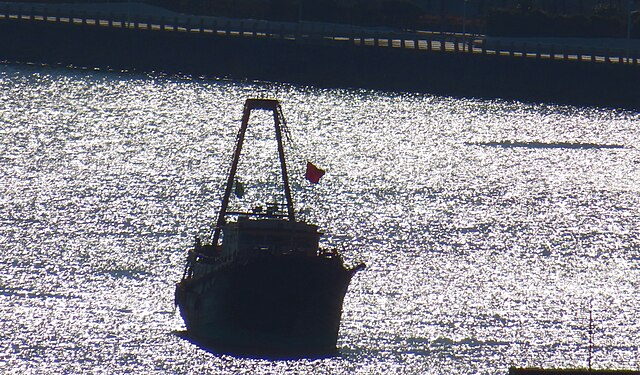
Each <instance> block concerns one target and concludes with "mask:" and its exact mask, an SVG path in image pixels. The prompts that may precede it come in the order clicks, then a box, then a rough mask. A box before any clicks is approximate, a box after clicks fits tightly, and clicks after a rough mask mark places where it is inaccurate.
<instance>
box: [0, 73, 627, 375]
mask: <svg viewBox="0 0 640 375" xmlns="http://www.w3.org/2000/svg"><path fill="white" fill-rule="evenodd" d="M0 88H1V89H2V90H0V99H2V105H1V106H0V228H1V229H2V236H0V246H2V263H1V265H0V288H1V291H2V293H1V294H0V311H1V313H2V318H1V320H0V332H1V333H0V334H1V335H2V341H1V343H0V349H1V350H0V353H2V354H0V370H1V371H3V372H14V373H42V372H54V373H56V372H57V373H61V372H67V373H82V372H98V373H99V372H105V373H127V372H137V373H216V374H217V373H229V374H231V373H287V372H299V373H331V374H339V373H345V374H346V373H349V374H351V373H362V374H365V373H383V372H397V373H434V374H438V373H442V374H449V373H469V374H472V373H496V374H505V373H506V371H507V368H508V367H509V366H511V365H518V366H546V367H584V366H586V360H587V342H588V337H587V327H588V310H589V304H591V305H592V310H593V314H594V322H595V326H596V332H595V336H594V339H595V351H594V359H593V363H594V367H596V368H605V367H612V368H631V369H638V368H640V361H639V360H638V358H639V357H640V347H639V345H638V343H637V337H639V336H640V324H639V323H638V322H639V321H640V302H638V301H640V298H639V297H640V288H639V286H640V285H639V284H640V269H639V265H640V240H639V238H638V228H640V189H639V186H640V184H639V183H640V172H638V171H639V170H640V168H638V165H639V164H640V152H639V151H638V149H639V148H640V133H639V132H638V131H637V125H638V123H640V115H638V114H637V113H631V112H623V111H616V110H604V109H595V108H577V107H569V106H566V107H565V106H562V107H560V106H551V105H535V104H523V103H517V102H501V101H482V100H470V99H454V98H443V97H433V96H429V95H417V94H411V95H410V94H397V93H384V92H372V91H357V90H323V89H314V88H304V87H291V86H286V85H274V84H264V83H256V84H252V83H247V84H240V83H234V82H227V81H199V80H191V79H186V78H179V77H164V76H143V75H127V74H116V73H101V72H81V71H73V70H58V69H50V68H35V67H22V66H21V67H16V66H3V67H2V69H1V70H0ZM264 94H267V95H269V96H277V97H278V98H279V99H280V100H282V104H283V108H284V113H285V116H286V117H287V121H288V123H289V127H290V130H291V132H292V134H293V138H294V140H295V144H296V148H295V150H294V152H293V154H292V158H291V159H290V160H289V163H290V168H291V170H292V174H293V175H295V176H296V179H295V181H294V183H293V189H294V194H295V199H296V201H297V202H298V203H299V204H300V205H301V206H303V207H305V208H309V209H310V210H311V212H310V213H309V214H308V215H307V216H308V218H309V220H311V221H313V222H316V223H318V224H319V225H320V226H321V228H323V230H324V231H325V232H326V233H327V238H326V242H327V243H328V244H331V245H333V246H337V247H339V248H343V247H344V249H345V250H344V251H345V256H346V258H347V261H349V262H355V261H358V260H362V261H364V262H366V263H367V265H368V268H367V270H366V271H364V272H361V273H359V274H358V275H357V276H356V277H355V278H354V280H353V283H352V285H351V287H350V290H349V293H348V294H347V298H346V300H345V305H344V314H343V321H342V326H341V332H340V341H339V345H340V347H341V353H342V354H341V356H340V357H336V358H328V359H320V360H299V361H266V360H260V359H242V358H233V357H229V356H218V355H214V354H212V353H208V352H206V351H203V350H201V349H199V348H197V347H195V346H193V345H192V344H190V343H188V342H186V341H184V340H183V339H181V338H179V337H178V336H176V335H175V334H174V331H176V330H180V329H183V326H182V322H181V321H180V319H179V317H178V316H177V315H176V314H175V310H174V306H173V300H172V299H173V285H174V283H175V282H176V281H178V280H179V278H180V275H181V272H182V269H183V266H184V264H183V261H184V255H185V252H186V249H187V248H188V247H189V246H190V245H191V242H192V239H193V237H194V236H195V235H196V234H206V233H209V232H210V224H211V222H212V221H213V218H214V217H215V213H216V210H217V208H218V201H219V198H220V189H221V186H222V185H223V181H224V178H225V173H226V170H227V168H228V163H229V158H230V153H231V150H232V148H233V142H234V139H235V134H236V131H237V128H238V124H239V120H240V116H241V112H242V105H243V103H244V100H245V99H246V98H247V97H251V96H256V95H264ZM261 122H262V121H261V120H260V118H258V119H257V120H256V124H260V123H261ZM265 122H266V121H265ZM269 130H270V129H266V130H264V129H261V128H260V127H259V126H257V127H256V130H255V133H254V136H253V137H252V139H253V141H252V142H255V143H254V145H255V147H253V148H250V147H247V154H250V153H251V152H250V151H251V150H254V149H256V148H258V146H263V145H266V146H268V147H271V146H269V144H268V142H266V139H267V138H269V137H270V133H269ZM500 141H522V142H530V141H535V142H543V143H544V142H547V143H554V142H577V143H593V144H603V145H604V144H617V145H624V146H625V147H624V148H622V149H597V148H596V149H550V148H509V147H504V148H502V147H486V146H478V145H470V144H472V143H481V142H500ZM263 154H264V153H262V152H260V151H258V152H253V153H252V154H251V155H248V159H247V161H246V162H245V163H244V164H243V166H242V170H241V176H243V178H245V179H246V181H247V185H248V187H249V190H248V191H249V193H248V194H249V195H251V194H254V196H259V195H258V193H257V192H254V190H257V189H252V188H251V185H253V186H254V187H256V188H257V187H259V185H260V184H261V183H264V182H265V181H262V182H261V181H260V180H261V179H258V178H257V176H258V175H260V176H261V177H262V176H264V178H265V179H266V180H267V181H266V182H268V183H270V184H276V183H277V179H273V178H272V177H271V175H270V173H269V172H268V171H267V169H266V168H264V166H266V165H267V164H268V161H265V159H264V157H263V156H264V155H263ZM307 158H310V159H311V160H312V161H313V162H314V163H316V164H318V165H319V166H321V167H323V168H325V169H327V171H328V174H327V175H326V176H325V178H324V179H323V181H322V183H321V184H319V185H317V186H312V187H311V186H308V185H307V184H306V183H305V182H304V181H302V180H301V179H300V178H299V177H300V174H301V172H302V170H303V167H304V162H306V159H307ZM261 197H263V198H264V199H267V198H265V197H266V196H261ZM235 204H243V203H242V202H235Z"/></svg>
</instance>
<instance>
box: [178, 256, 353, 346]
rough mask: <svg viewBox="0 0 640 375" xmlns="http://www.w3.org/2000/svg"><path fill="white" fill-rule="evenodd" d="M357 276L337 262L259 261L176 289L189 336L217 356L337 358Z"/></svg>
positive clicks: (230, 267) (219, 271)
mask: <svg viewBox="0 0 640 375" xmlns="http://www.w3.org/2000/svg"><path fill="white" fill-rule="evenodd" d="M354 272H355V270H348V269H345V268H344V266H343V265H342V260H341V259H340V257H339V256H334V257H321V256H311V257H310V256H305V255H269V254H265V255H264V256H256V257H253V258H252V259H250V260H246V261H244V262H239V261H238V262H235V263H232V264H229V265H226V266H221V267H218V268H216V269H213V270H211V271H210V272H207V273H204V274H203V275H201V276H200V277H194V278H191V279H185V280H183V281H181V282H180V283H179V284H178V285H177V287H176V304H177V305H178V306H179V308H180V314H181V315H182V318H183V319H184V321H185V324H186V326H187V333H188V335H189V337H191V338H192V339H194V340H196V341H197V342H198V343H202V344H206V345H207V346H209V347H210V348H212V349H214V350H218V351H222V352H228V353H233V354H241V355H258V356H273V357H289V356H325V355H332V354H335V353H336V350H337V349H336V343H337V338H338V330H339V326H340V318H341V315H342V303H343V300H344V296H345V294H346V292H347V288H348V286H349V282H350V280H351V277H352V275H353V273H354Z"/></svg>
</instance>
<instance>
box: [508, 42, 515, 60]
mask: <svg viewBox="0 0 640 375" xmlns="http://www.w3.org/2000/svg"><path fill="white" fill-rule="evenodd" d="M515 49H516V46H515V45H514V44H513V42H511V45H510V46H509V57H511V58H513V57H514V54H515V52H514V50H515Z"/></svg>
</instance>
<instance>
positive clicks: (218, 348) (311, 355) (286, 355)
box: [172, 331, 340, 360]
mask: <svg viewBox="0 0 640 375" xmlns="http://www.w3.org/2000/svg"><path fill="white" fill-rule="evenodd" d="M172 333H173V334H174V335H176V336H178V337H179V338H181V339H183V340H185V341H188V342H190V343H191V344H193V345H196V346H197V347H199V348H200V349H202V350H204V351H206V352H209V353H211V354H214V355H230V356H233V357H236V358H247V359H267V360H299V359H324V358H332V357H338V356H340V352H339V351H338V349H337V348H336V349H334V350H333V351H329V352H308V351H301V350H296V349H295V348H291V349H290V350H286V351H284V350H269V349H264V348H257V347H255V348H253V347H237V346H232V345H223V344H219V343H211V342H207V341H204V340H200V339H198V338H194V337H191V336H190V335H189V333H188V332H187V331H173V332H172Z"/></svg>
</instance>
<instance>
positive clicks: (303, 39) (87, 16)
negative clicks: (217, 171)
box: [0, 4, 640, 65]
mask: <svg viewBox="0 0 640 375" xmlns="http://www.w3.org/2000/svg"><path fill="white" fill-rule="evenodd" d="M5 5H6V4H5ZM1 20H15V21H22V22H51V23H62V24H73V25H85V26H93V27H105V28H116V29H130V30H141V31H155V32H176V33H190V34H191V33H192V34H205V35H216V36H224V37H249V38H268V39H282V40H290V41H296V42H298V43H312V44H320V43H326V44H336V43H340V44H343V45H351V46H359V47H375V48H398V49H409V50H417V51H426V52H443V53H459V54H473V55H493V56H500V57H505V58H530V59H538V60H564V61H578V62H590V63H610V64H626V65H640V54H639V53H638V51H632V52H631V51H630V52H627V53H626V54H624V56H621V55H623V54H622V53H616V52H615V51H614V52H611V51H608V50H602V49H596V48H590V49H580V48H576V47H569V46H557V47H556V46H553V47H551V48H550V47H548V46H542V45H541V44H531V43H522V44H515V43H509V44H508V45H507V44H505V45H501V44H500V43H499V42H495V43H492V45H491V46H488V45H487V43H486V40H485V39H484V38H483V37H482V36H478V35H470V34H466V35H462V34H440V33H427V32H400V31H389V30H377V29H365V28H358V27H349V26H342V25H332V24H323V23H313V22H300V23H293V22H274V21H264V20H252V19H246V20H243V19H226V18H219V17H198V16H184V15H179V16H176V17H173V18H171V17H164V16H150V15H138V14H114V13H102V12H95V13H94V12H86V11H82V12H76V11H69V10H66V9H63V10H61V9H56V10H51V9H47V8H36V7H31V8H26V7H24V6H22V5H20V4H12V5H11V6H9V5H7V6H5V7H0V21H1Z"/></svg>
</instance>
